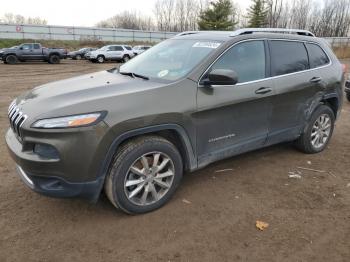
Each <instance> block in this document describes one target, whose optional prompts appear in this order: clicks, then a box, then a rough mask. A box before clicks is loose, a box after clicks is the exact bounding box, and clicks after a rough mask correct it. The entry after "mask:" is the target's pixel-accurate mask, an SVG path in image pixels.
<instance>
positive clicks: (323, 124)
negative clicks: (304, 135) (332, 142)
mask: <svg viewBox="0 0 350 262" xmlns="http://www.w3.org/2000/svg"><path fill="white" fill-rule="evenodd" d="M331 121H332V120H331V118H330V116H329V115H327V114H322V115H320V116H319V117H318V118H317V120H316V121H315V123H314V125H313V127H312V130H311V144H312V146H313V147H314V148H316V149H319V148H321V147H323V146H324V145H325V144H326V143H327V142H328V139H329V135H330V133H331V129H332V123H331Z"/></svg>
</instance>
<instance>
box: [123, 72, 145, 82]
mask: <svg viewBox="0 0 350 262" xmlns="http://www.w3.org/2000/svg"><path fill="white" fill-rule="evenodd" d="M119 73H120V74H121V75H126V76H130V77H132V78H135V77H138V78H142V79H144V80H149V77H147V76H143V75H140V74H136V73H132V72H120V71H119Z"/></svg>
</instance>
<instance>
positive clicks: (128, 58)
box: [123, 55, 130, 63]
mask: <svg viewBox="0 0 350 262" xmlns="http://www.w3.org/2000/svg"><path fill="white" fill-rule="evenodd" d="M129 60H130V56H128V55H125V56H123V62H124V63H126V62H128V61H129Z"/></svg>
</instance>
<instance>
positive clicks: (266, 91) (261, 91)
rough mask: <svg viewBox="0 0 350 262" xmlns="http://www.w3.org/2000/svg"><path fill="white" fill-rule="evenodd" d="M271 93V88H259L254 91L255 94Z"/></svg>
mask: <svg viewBox="0 0 350 262" xmlns="http://www.w3.org/2000/svg"><path fill="white" fill-rule="evenodd" d="M271 91H272V88H270V87H261V88H259V89H258V90H256V91H255V94H257V95H264V94H267V93H270V92H271Z"/></svg>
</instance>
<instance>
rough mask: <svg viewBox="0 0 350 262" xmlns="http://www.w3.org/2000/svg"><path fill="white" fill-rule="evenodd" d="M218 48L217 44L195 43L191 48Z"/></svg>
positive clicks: (218, 44)
mask: <svg viewBox="0 0 350 262" xmlns="http://www.w3.org/2000/svg"><path fill="white" fill-rule="evenodd" d="M219 46H220V43H218V42H197V43H194V44H193V46H192V47H206V48H213V49H216V48H218V47H219Z"/></svg>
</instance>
